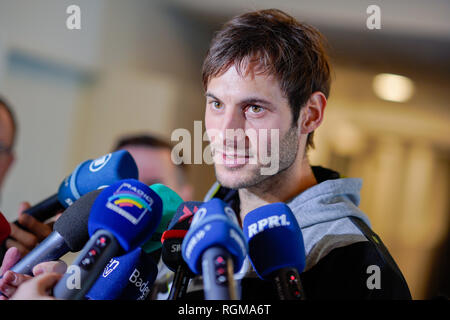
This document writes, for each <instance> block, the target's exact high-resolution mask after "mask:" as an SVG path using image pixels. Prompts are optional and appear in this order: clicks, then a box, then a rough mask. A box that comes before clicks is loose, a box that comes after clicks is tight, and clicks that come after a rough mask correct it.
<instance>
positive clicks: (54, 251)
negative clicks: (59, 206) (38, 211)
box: [11, 190, 101, 275]
mask: <svg viewBox="0 0 450 320" xmlns="http://www.w3.org/2000/svg"><path fill="white" fill-rule="evenodd" d="M100 192H101V190H94V191H91V192H88V193H86V194H85V195H84V196H82V197H81V198H80V199H78V200H77V201H75V202H74V204H73V205H72V206H70V207H69V208H67V209H66V210H65V211H64V213H63V214H62V215H61V217H59V219H58V220H56V222H55V224H54V225H53V230H54V231H53V232H52V233H51V234H50V235H49V236H48V237H47V238H45V239H44V241H42V242H41V243H40V244H39V245H38V246H37V247H35V248H34V249H33V250H32V251H31V252H30V253H28V254H27V255H26V256H25V257H23V258H22V259H21V260H20V261H19V262H18V263H16V264H15V265H14V266H13V267H12V268H11V270H12V271H14V272H16V273H22V274H28V275H32V274H33V273H32V270H33V267H34V266H35V265H37V264H39V263H41V262H44V261H53V260H57V259H59V258H61V257H62V256H63V255H65V254H66V253H68V252H69V251H71V252H77V251H80V250H81V249H82V248H83V246H84V245H85V243H86V242H87V241H88V240H89V234H88V228H87V225H88V219H89V213H90V211H91V207H92V205H93V203H94V201H95V199H96V198H97V196H98V195H99V194H100Z"/></svg>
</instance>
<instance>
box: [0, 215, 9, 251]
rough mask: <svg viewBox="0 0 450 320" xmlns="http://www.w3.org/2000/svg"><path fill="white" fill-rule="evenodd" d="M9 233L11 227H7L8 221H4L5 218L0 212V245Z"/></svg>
mask: <svg viewBox="0 0 450 320" xmlns="http://www.w3.org/2000/svg"><path fill="white" fill-rule="evenodd" d="M10 233H11V226H10V225H9V222H8V220H6V218H5V216H4V215H3V214H2V213H1V212H0V244H2V243H3V241H5V240H6V239H7V238H8V237H9V234H10Z"/></svg>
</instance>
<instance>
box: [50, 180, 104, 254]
mask: <svg viewBox="0 0 450 320" xmlns="http://www.w3.org/2000/svg"><path fill="white" fill-rule="evenodd" d="M101 191H102V190H101V189H100V190H94V191H91V192H88V193H86V194H85V195H83V196H82V197H81V198H80V199H78V200H77V201H75V202H74V203H73V205H71V206H70V207H68V208H67V209H66V210H65V211H64V212H63V214H61V216H60V217H59V219H58V220H56V222H55V225H54V227H53V230H54V231H57V232H58V233H59V234H60V235H61V236H62V237H63V238H64V240H65V242H66V244H67V246H68V247H69V248H70V251H72V252H77V251H80V250H81V249H83V246H84V245H85V244H86V242H87V241H88V240H89V233H88V220H89V215H90V213H91V208H92V205H93V204H94V201H95V199H97V196H98V195H99V194H100V192H101Z"/></svg>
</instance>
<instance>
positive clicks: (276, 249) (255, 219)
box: [243, 202, 305, 300]
mask: <svg viewBox="0 0 450 320" xmlns="http://www.w3.org/2000/svg"><path fill="white" fill-rule="evenodd" d="M243 230H244V234H245V238H246V239H247V241H248V247H249V253H248V254H249V258H250V261H251V263H252V266H253V268H254V269H255V271H256V273H257V275H258V276H259V278H261V279H263V280H270V281H272V283H274V284H275V287H276V288H277V291H278V295H279V297H280V299H281V300H303V299H304V298H305V296H304V291H303V288H302V285H301V282H300V276H299V273H301V272H302V271H303V269H304V268H305V246H304V243H303V235H302V231H301V229H300V226H299V225H298V222H297V219H296V218H295V216H294V214H293V213H292V211H291V209H290V208H289V207H288V206H287V205H286V204H284V203H282V202H279V203H272V204H268V205H265V206H262V207H259V208H257V209H255V210H253V211H250V212H249V213H247V215H246V216H245V218H244V223H243Z"/></svg>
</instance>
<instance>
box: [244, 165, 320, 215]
mask: <svg viewBox="0 0 450 320" xmlns="http://www.w3.org/2000/svg"><path fill="white" fill-rule="evenodd" d="M316 184H317V181H316V178H315V177H314V173H313V171H312V169H311V166H310V165H309V162H308V159H307V158H306V157H305V158H304V159H303V160H302V161H300V162H298V163H295V164H294V165H292V166H291V167H289V168H288V169H286V170H284V171H282V172H280V173H278V174H276V175H274V176H272V177H270V178H268V179H266V180H264V181H262V182H261V183H259V184H258V185H256V186H253V187H250V188H245V189H239V199H240V208H241V211H240V217H241V221H244V217H245V215H246V214H247V213H248V212H250V211H252V210H254V209H256V208H258V207H260V206H263V205H266V204H269V203H274V202H286V201H287V200H290V199H292V198H294V197H295V196H297V195H298V194H300V193H302V192H303V191H305V190H306V189H308V188H310V187H312V186H313V185H316Z"/></svg>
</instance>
